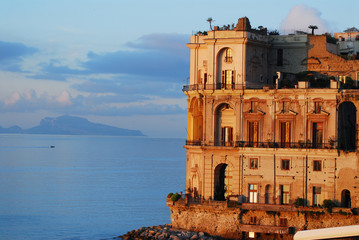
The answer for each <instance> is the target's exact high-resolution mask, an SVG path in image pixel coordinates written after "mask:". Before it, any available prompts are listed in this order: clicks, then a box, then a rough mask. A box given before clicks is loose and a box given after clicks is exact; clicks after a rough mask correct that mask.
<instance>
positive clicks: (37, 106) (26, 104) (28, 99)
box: [0, 89, 73, 112]
mask: <svg viewBox="0 0 359 240" xmlns="http://www.w3.org/2000/svg"><path fill="white" fill-rule="evenodd" d="M72 101H73V98H72V96H71V95H70V93H69V92H67V91H63V92H62V93H61V94H60V95H58V96H50V95H48V94H47V93H44V94H42V95H40V96H38V95H37V93H36V91H35V90H34V89H26V90H25V91H23V92H14V93H12V94H11V95H10V96H9V97H7V98H5V99H3V100H0V111H3V112H34V111H38V110H50V111H57V110H59V111H62V110H64V109H66V108H67V107H69V106H71V105H72Z"/></svg>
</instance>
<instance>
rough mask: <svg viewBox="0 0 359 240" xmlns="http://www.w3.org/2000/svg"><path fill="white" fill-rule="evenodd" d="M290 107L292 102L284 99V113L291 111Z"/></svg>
mask: <svg viewBox="0 0 359 240" xmlns="http://www.w3.org/2000/svg"><path fill="white" fill-rule="evenodd" d="M289 107H290V102H289V101H283V108H282V113H288V112H289Z"/></svg>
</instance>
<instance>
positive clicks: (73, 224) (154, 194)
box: [0, 134, 186, 240]
mask: <svg viewBox="0 0 359 240" xmlns="http://www.w3.org/2000/svg"><path fill="white" fill-rule="evenodd" d="M183 144H184V139H153V138H146V137H105V136H54V135H1V134H0V239H6V240H8V239H11V240H17V239H21V240H22V239H27V240H33V239H34V240H35V239H36V240H38V239H46V240H47V239H49V240H50V239H74V240H75V239H79V240H80V239H86V240H88V239H90V240H91V239H96V240H99V239H110V238H112V237H115V236H118V235H121V234H124V233H126V232H127V231H129V230H132V229H137V228H139V227H143V226H152V225H159V224H165V223H170V211H169V208H168V207H167V206H166V196H167V194H168V193H169V192H176V191H178V192H179V191H184V189H185V164H186V160H185V159H186V157H185V150H184V149H183V147H182V146H183ZM52 145H53V146H55V148H50V146H52Z"/></svg>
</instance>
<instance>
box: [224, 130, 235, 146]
mask: <svg viewBox="0 0 359 240" xmlns="http://www.w3.org/2000/svg"><path fill="white" fill-rule="evenodd" d="M232 143H233V128H232V127H222V132H221V145H222V146H232Z"/></svg>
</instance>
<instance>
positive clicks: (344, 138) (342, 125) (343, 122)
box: [338, 102, 357, 151]
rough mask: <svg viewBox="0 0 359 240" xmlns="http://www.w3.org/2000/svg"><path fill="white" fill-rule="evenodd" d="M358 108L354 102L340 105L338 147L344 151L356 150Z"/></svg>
mask: <svg viewBox="0 0 359 240" xmlns="http://www.w3.org/2000/svg"><path fill="white" fill-rule="evenodd" d="M356 111H357V109H356V107H355V105H354V103H352V102H343V103H341V104H340V105H339V114H338V147H339V149H342V150H347V151H348V150H355V149H356Z"/></svg>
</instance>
